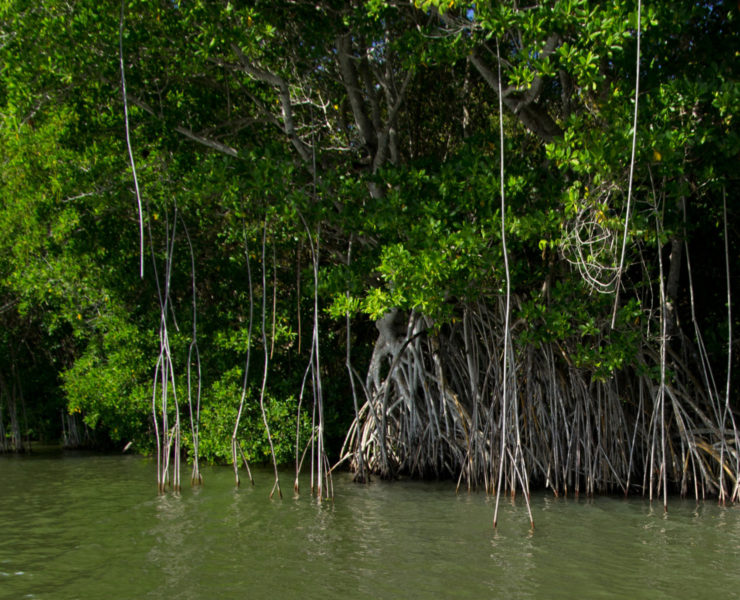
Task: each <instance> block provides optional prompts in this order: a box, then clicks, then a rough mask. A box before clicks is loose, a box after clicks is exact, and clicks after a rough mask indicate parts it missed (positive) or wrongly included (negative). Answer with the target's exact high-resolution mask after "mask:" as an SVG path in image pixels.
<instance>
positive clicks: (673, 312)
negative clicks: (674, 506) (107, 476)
mask: <svg viewBox="0 0 740 600" xmlns="http://www.w3.org/2000/svg"><path fill="white" fill-rule="evenodd" d="M738 18H739V15H738V8H737V6H735V4H733V3H728V2H722V1H715V0H707V1H705V2H699V3H691V4H690V5H688V6H683V5H681V6H677V5H676V4H675V3H670V2H667V1H659V2H657V3H654V2H651V3H650V5H649V6H643V5H642V3H641V2H640V1H639V0H637V1H634V2H633V1H631V0H619V1H618V2H613V3H607V4H598V3H597V4H594V3H592V2H589V1H587V0H558V1H557V2H540V1H536V0H534V1H532V2H529V3H525V4H524V5H523V4H521V3H519V2H508V1H505V2H482V3H481V2H474V3H471V2H462V1H458V0H447V1H441V0H416V1H415V2H400V1H396V0H365V1H357V2H340V1H334V0H326V1H324V0H321V1H319V2H311V3H308V2H305V3H304V2H295V1H287V0H286V1H274V0H270V1H267V0H264V1H263V0H258V1H256V2H251V3H241V2H231V1H229V2H218V3H217V2H161V1H160V0H122V2H121V4H120V10H117V11H115V14H114V13H113V12H111V11H107V12H106V11H102V10H101V9H100V7H99V5H97V4H95V3H93V2H90V1H89V0H74V1H72V2H61V1H57V0H51V1H49V2H45V3H43V5H40V6H36V5H33V6H29V5H28V4H27V3H24V2H20V1H17V0H11V1H9V2H6V3H4V4H3V5H2V7H0V64H4V65H6V67H4V68H3V69H2V71H0V157H2V158H0V162H2V165H1V166H2V169H0V198H2V200H0V231H1V232H2V234H3V235H2V236H0V238H1V239H0V452H22V451H24V449H25V448H26V447H27V446H28V444H29V440H31V439H39V440H42V441H48V440H56V439H60V440H62V441H63V443H64V444H65V445H69V446H84V445H86V444H90V445H93V446H96V445H97V446H100V445H102V446H107V447H110V448H116V449H124V447H125V449H126V450H129V451H135V452H141V453H142V454H147V455H151V456H152V457H153V459H154V460H155V462H156V465H157V486H158V489H159V491H160V492H161V493H164V492H165V491H168V490H174V491H179V490H180V489H181V487H182V486H183V483H182V472H183V470H184V469H185V468H186V467H185V465H187V464H188V463H189V464H190V465H191V468H192V470H191V472H190V478H189V479H190V483H191V484H192V485H200V484H202V483H203V476H202V472H201V469H200V465H201V463H202V462H203V461H207V462H213V463H218V464H229V465H231V466H232V467H233V470H234V482H235V485H236V486H239V485H242V483H243V482H242V477H243V476H244V475H246V478H247V479H249V480H250V481H251V480H252V473H251V469H250V464H265V463H269V464H271V465H272V470H273V475H274V485H273V487H272V491H271V493H270V497H282V496H283V490H284V489H285V484H284V483H283V484H282V485H281V481H280V473H281V470H280V469H279V466H281V465H286V464H292V465H294V469H295V478H294V482H293V484H294V486H293V487H294V490H295V491H296V492H298V491H299V475H300V474H301V473H304V472H305V473H308V474H309V488H310V492H311V494H313V495H315V496H316V497H317V498H319V499H320V500H321V499H323V500H328V499H331V498H332V497H333V494H334V490H333V482H332V471H333V470H334V469H336V468H348V469H350V470H352V472H353V473H354V478H355V480H356V481H358V482H364V481H368V480H369V478H370V477H380V478H387V479H392V478H396V477H399V476H412V477H421V478H445V479H447V478H449V479H451V480H453V481H454V482H455V485H456V488H457V490H458V491H462V490H474V489H478V490H483V491H485V493H487V494H490V495H495V497H496V507H497V509H498V499H499V497H500V496H501V495H503V494H523V496H524V497H525V498H528V496H529V490H530V489H539V488H547V489H550V490H552V492H553V493H554V494H555V495H568V496H570V495H587V496H592V495H595V494H603V493H609V494H613V493H614V494H624V495H627V494H635V493H637V494H642V495H644V496H646V497H648V498H649V499H650V500H651V501H659V500H660V501H662V503H663V505H664V507H666V508H667V503H668V497H669V495H670V494H680V495H681V496H691V497H695V498H696V499H697V500H700V499H705V498H717V499H718V501H719V502H720V503H723V504H724V503H727V502H731V503H732V502H737V501H738V500H740V429H739V428H738V419H740V412H738V406H739V405H738V400H737V392H736V389H737V386H736V384H737V373H738V369H737V366H738V365H737V362H738V356H740V354H739V353H738V352H737V348H736V346H737V340H736V331H737V325H738V316H737V311H733V302H734V298H736V297H737V293H738V282H740V278H738V275H737V273H735V272H734V270H735V267H736V266H737V265H738V264H740V243H739V240H740V215H738V214H737V209H736V207H735V206H734V204H735V203H733V202H732V199H733V192H734V190H736V189H737V183H738V176H737V158H738V156H740V132H739V131H738V128H737V123H736V117H735V115H737V114H740V72H739V71H738V64H739V63H738V61H737V56H738V55H737V48H738V47H740V44H738V42H740V40H739V39H738V38H739V37H740V34H739V33H738V31H740V28H738V27H737V20H738ZM186 482H187V476H186ZM530 519H531V513H530ZM496 520H497V515H494V526H495V524H496Z"/></svg>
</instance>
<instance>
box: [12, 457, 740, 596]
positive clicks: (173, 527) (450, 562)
mask: <svg viewBox="0 0 740 600" xmlns="http://www.w3.org/2000/svg"><path fill="white" fill-rule="evenodd" d="M204 475H205V481H206V485H205V487H204V488H203V489H200V490H191V489H190V488H188V489H186V490H184V491H183V493H182V494H181V495H180V496H175V495H172V494H170V495H165V496H157V494H156V486H155V484H154V466H153V465H152V463H151V462H149V461H146V460H144V459H141V458H137V457H130V456H92V455H83V454H74V453H66V454H46V455H43V456H36V457H31V458H27V457H0V598H3V599H5V598H8V599H16V598H42V599H49V600H54V599H68V598H69V599H71V598H81V599H98V598H100V599H112V600H115V599H119V598H120V599H124V598H126V599H128V598H132V599H136V598H164V597H165V596H166V597H170V598H178V599H181V598H208V599H230V598H250V599H255V598H256V599H259V598H322V599H334V598H342V599H346V598H506V599H513V598H569V599H570V598H577V597H578V598H650V599H660V598H670V599H675V598H719V597H722V598H736V597H739V596H740V507H729V508H720V507H718V506H716V504H715V503H714V502H711V501H710V502H707V503H704V504H700V505H698V506H697V504H696V503H695V502H693V501H682V500H679V499H675V500H673V501H672V502H671V503H670V506H669V513H668V515H664V514H663V511H662V507H659V506H658V507H655V508H651V506H650V505H649V503H648V502H646V501H642V500H640V499H633V500H629V501H624V500H622V499H614V498H597V499H595V500H592V501H587V500H581V501H575V500H558V499H554V498H552V497H551V496H550V495H548V494H545V493H542V494H538V495H536V497H534V498H533V511H534V519H535V525H536V531H535V532H534V533H532V532H530V531H529V524H528V520H527V515H526V510H525V508H524V506H523V505H521V503H519V502H517V503H515V504H511V503H509V502H507V503H506V504H505V505H504V509H503V512H502V514H501V516H500V524H499V528H498V531H496V532H495V533H494V532H493V530H492V528H491V519H492V515H493V502H492V500H491V499H488V498H486V497H485V495H483V494H471V495H468V494H463V495H460V496H456V495H455V493H454V487H452V485H451V484H450V483H428V482H427V483H424V482H410V481H404V482H393V483H388V482H376V483H373V484H371V485H368V486H360V485H355V484H352V483H351V482H350V480H349V476H347V475H345V474H340V476H338V477H337V479H336V480H335V486H336V500H335V501H334V503H333V504H326V503H325V504H323V505H321V506H319V505H318V504H317V503H316V502H315V501H314V500H312V499H311V498H309V496H308V495H307V494H303V495H301V497H300V498H294V496H293V493H292V478H291V477H290V475H289V474H288V473H286V476H285V479H284V481H283V486H284V492H287V493H286V498H285V499H284V500H282V501H279V500H273V501H270V500H269V499H268V494H269V491H270V488H271V486H272V481H271V476H270V474H269V472H267V471H262V472H257V473H256V476H257V485H256V486H255V487H254V488H252V487H249V486H246V487H243V488H242V489H240V490H235V489H234V488H233V485H232V479H231V471H230V470H229V469H228V468H207V469H206V470H205V472H204Z"/></svg>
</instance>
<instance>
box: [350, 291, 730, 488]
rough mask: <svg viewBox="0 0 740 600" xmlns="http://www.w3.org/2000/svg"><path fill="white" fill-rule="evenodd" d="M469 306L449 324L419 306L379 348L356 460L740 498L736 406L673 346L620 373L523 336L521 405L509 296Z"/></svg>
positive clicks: (468, 481)
mask: <svg viewBox="0 0 740 600" xmlns="http://www.w3.org/2000/svg"><path fill="white" fill-rule="evenodd" d="M462 313H463V314H462V318H461V319H460V320H458V321H457V322H455V323H453V324H452V325H451V326H450V327H449V330H446V331H443V332H441V333H439V334H434V333H433V329H432V328H431V327H430V325H431V323H429V322H427V320H426V319H425V318H424V317H422V316H421V315H418V314H416V313H412V314H411V315H410V316H409V320H408V330H407V335H406V336H405V337H403V338H402V339H399V340H397V341H396V342H395V343H394V344H393V347H392V348H389V347H388V345H387V344H379V346H378V347H377V348H376V352H375V354H374V356H373V359H372V363H371V369H370V371H371V372H370V374H369V375H368V378H367V381H366V382H365V385H364V386H363V391H364V393H365V397H366V398H365V403H364V405H363V406H362V408H361V409H360V410H359V415H358V418H357V419H356V420H355V422H354V423H353V425H352V427H351V429H350V432H349V434H348V437H347V440H346V443H345V450H344V455H343V458H345V459H349V460H351V462H352V464H353V466H354V467H355V468H360V466H362V468H363V469H369V470H370V471H372V472H375V473H378V474H379V475H380V476H384V477H392V476H395V475H396V474H399V473H409V474H412V475H417V476H451V477H457V478H458V487H460V486H464V487H466V488H468V489H471V488H474V487H482V488H483V489H485V490H486V491H487V492H489V493H495V492H496V483H497V481H498V478H499V477H502V478H503V481H504V487H505V489H506V490H508V491H510V492H512V493H514V492H515V491H516V490H517V489H523V490H524V491H525V492H526V491H527V489H528V483H527V482H528V481H535V482H537V483H539V484H543V485H544V486H546V487H548V488H551V489H552V490H553V491H554V493H556V494H566V495H567V494H576V495H578V494H580V493H583V494H589V495H590V494H595V493H602V492H604V493H609V492H618V491H619V492H622V493H624V494H627V493H628V492H630V491H638V492H642V493H643V494H646V495H649V496H650V498H651V499H652V498H654V497H655V496H657V495H659V494H660V493H662V494H663V496H664V499H665V496H666V495H667V493H668V491H669V490H670V489H673V490H675V491H679V492H680V493H682V494H687V493H689V491H691V492H693V495H695V497H696V498H704V497H705V496H706V495H708V494H712V495H721V494H723V493H724V494H725V495H727V496H728V497H730V496H731V497H732V499H733V500H737V499H738V487H737V481H738V474H739V473H740V470H739V469H738V463H737V461H738V453H737V449H738V443H737V435H738V434H737V429H736V428H735V426H734V421H732V419H731V414H732V411H731V410H730V409H729V407H728V404H727V403H726V402H725V398H722V395H721V394H716V393H707V389H706V388H705V386H704V385H703V384H702V382H701V381H698V380H697V379H696V378H694V376H693V374H692V370H693V369H692V368H691V367H690V366H688V365H687V364H686V363H684V362H683V360H682V358H681V356H679V355H678V354H676V353H675V352H671V353H670V354H669V349H668V348H667V346H666V345H665V344H662V345H661V346H660V350H659V351H656V350H655V349H654V348H653V347H652V346H653V345H654V344H648V343H645V344H644V347H643V349H642V351H641V353H640V355H639V357H638V359H637V364H638V368H634V369H629V370H625V371H624V372H623V373H622V374H618V375H614V376H613V377H611V378H609V379H606V380H600V379H597V378H595V377H592V375H591V373H590V372H589V371H588V370H585V369H581V368H578V367H576V366H575V365H574V364H573V362H572V361H571V359H570V358H569V352H568V348H567V346H564V345H563V344H561V343H557V342H548V343H545V342H542V343H537V344H527V345H522V346H519V347H517V346H515V347H512V346H511V345H509V346H508V347H509V353H510V360H511V370H510V372H509V373H507V380H508V381H507V383H508V388H509V391H508V392H507V396H508V398H509V399H510V402H509V403H508V404H507V403H505V402H504V399H505V396H504V390H503V382H504V381H505V380H504V373H503V365H504V357H503V353H504V351H505V348H506V347H507V345H506V344H505V343H504V336H505V333H504V314H503V313H504V306H503V305H502V304H500V305H499V306H497V307H495V308H491V307H489V306H486V305H483V304H473V305H467V306H464V307H462ZM661 365H663V366H662V367H661ZM692 366H693V365H692ZM655 368H657V369H658V370H659V371H660V376H659V377H658V378H655V377H653V376H651V375H650V372H651V371H653V370H654V369H655ZM668 369H670V371H671V372H672V373H673V376H672V378H668V377H667V375H666V371H667V370H668ZM707 377H709V375H707ZM504 459H506V460H504ZM502 465H503V467H502ZM723 490H725V491H724V492H723ZM727 490H732V491H731V492H729V491H727ZM664 501H665V500H664Z"/></svg>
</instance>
